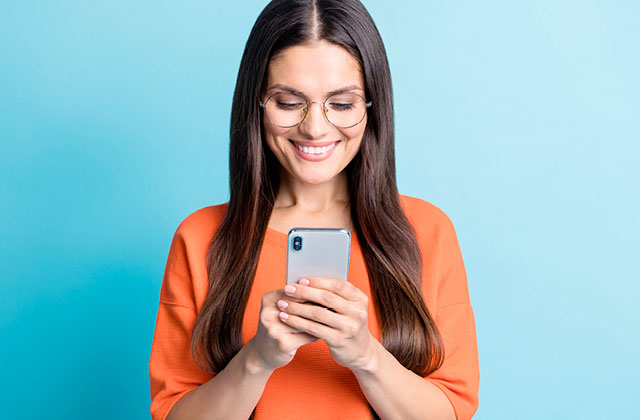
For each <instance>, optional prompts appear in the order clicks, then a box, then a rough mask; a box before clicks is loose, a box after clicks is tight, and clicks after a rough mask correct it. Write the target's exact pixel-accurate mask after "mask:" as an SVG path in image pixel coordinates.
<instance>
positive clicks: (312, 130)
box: [298, 102, 331, 138]
mask: <svg viewBox="0 0 640 420" xmlns="http://www.w3.org/2000/svg"><path fill="white" fill-rule="evenodd" d="M314 105H317V106H314ZM323 107H324V104H323V103H322V102H309V104H308V105H307V115H306V117H305V118H304V121H302V123H300V125H299V126H298V128H299V130H300V133H302V134H303V135H304V136H306V137H308V138H322V137H324V136H326V135H327V134H329V132H330V131H331V123H329V121H327V119H326V117H325V115H324V111H323V109H322V108H323Z"/></svg>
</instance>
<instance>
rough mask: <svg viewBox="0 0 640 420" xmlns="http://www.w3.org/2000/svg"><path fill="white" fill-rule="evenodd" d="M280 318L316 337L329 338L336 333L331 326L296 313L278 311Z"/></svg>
mask: <svg viewBox="0 0 640 420" xmlns="http://www.w3.org/2000/svg"><path fill="white" fill-rule="evenodd" d="M280 319H281V320H282V322H284V323H285V324H287V325H289V326H291V327H293V328H295V329H297V330H300V331H303V332H304V333H307V334H309V335H312V336H314V337H317V338H323V339H325V340H331V339H332V338H333V337H334V336H335V333H336V331H335V330H334V329H333V328H331V327H328V326H326V325H324V324H321V323H319V322H315V321H311V320H309V319H306V318H302V317H300V316H297V315H293V314H291V315H290V314H288V313H286V312H280Z"/></svg>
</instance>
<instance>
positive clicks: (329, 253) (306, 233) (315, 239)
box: [287, 228, 351, 283]
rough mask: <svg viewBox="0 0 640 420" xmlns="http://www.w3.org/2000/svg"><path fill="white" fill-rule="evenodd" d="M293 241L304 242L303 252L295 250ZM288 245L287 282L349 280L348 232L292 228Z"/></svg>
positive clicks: (302, 244)
mask: <svg viewBox="0 0 640 420" xmlns="http://www.w3.org/2000/svg"><path fill="white" fill-rule="evenodd" d="M296 237H297V238H300V239H297V240H296V239H295V238H296ZM294 241H298V242H300V241H301V242H300V249H297V250H296V249H295V248H294ZM287 244H288V247H287V283H297V282H298V280H300V279H301V278H303V277H333V278H337V279H340V280H345V281H346V280H347V279H348V275H349V255H350V252H351V233H350V232H349V231H348V230H346V229H318V228H293V229H291V230H290V231H289V235H288V241H287Z"/></svg>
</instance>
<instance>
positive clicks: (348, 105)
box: [265, 92, 367, 128]
mask: <svg viewBox="0 0 640 420" xmlns="http://www.w3.org/2000/svg"><path fill="white" fill-rule="evenodd" d="M308 106H311V105H310V104H307V101H306V100H305V98H303V97H301V96H299V95H295V94H293V93H286V92H281V93H276V94H275V95H272V96H271V97H269V99H268V100H267V103H266V104H265V111H266V113H267V117H268V118H269V120H270V121H271V122H272V123H274V124H275V125H278V126H280V127H293V126H296V125H298V124H300V123H301V122H302V121H303V120H304V118H305V116H306V115H307V112H308V111H309V109H308ZM366 112H367V104H366V102H365V101H364V99H363V98H362V97H361V96H360V95H357V94H355V93H340V94H336V95H332V96H330V97H328V98H327V100H326V101H325V102H324V113H325V116H326V117H327V120H328V121H329V122H330V123H331V124H333V125H335V126H336V127H340V128H348V127H353V126H354V125H356V124H358V123H359V122H361V121H362V120H363V119H364V115H365V113H366Z"/></svg>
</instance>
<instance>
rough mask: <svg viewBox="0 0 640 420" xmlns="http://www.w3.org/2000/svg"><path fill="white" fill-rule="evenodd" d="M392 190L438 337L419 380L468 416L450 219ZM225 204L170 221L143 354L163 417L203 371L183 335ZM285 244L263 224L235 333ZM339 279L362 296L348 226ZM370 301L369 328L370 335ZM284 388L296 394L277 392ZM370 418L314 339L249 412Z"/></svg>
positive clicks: (259, 416)
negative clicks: (417, 253) (408, 226)
mask: <svg viewBox="0 0 640 420" xmlns="http://www.w3.org/2000/svg"><path fill="white" fill-rule="evenodd" d="M401 200H402V205H403V207H404V210H405V212H406V214H407V216H408V218H409V220H410V221H411V223H412V225H413V226H414V229H415V230H416V233H417V237H418V242H419V244H420V247H421V250H422V263H423V274H422V293H423V296H424V299H425V303H426V305H427V308H429V311H430V313H431V316H432V317H434V319H435V322H436V325H437V326H438V329H439V331H440V334H441V335H442V338H443V341H444V346H445V360H444V364H443V365H442V367H441V368H440V369H438V370H437V371H435V372H434V373H432V374H431V375H429V376H428V377H426V378H425V380H428V381H431V382H432V383H433V384H434V385H436V386H437V387H438V388H440V389H441V390H442V391H443V392H444V393H445V394H446V396H447V397H448V398H449V400H450V401H451V403H452V405H453V407H454V409H455V412H456V415H457V418H458V420H466V419H470V418H471V417H472V416H473V414H474V413H475V411H476V409H477V406H478V386H479V370H478V352H477V344H476V333H475V323H474V317H473V311H472V308H471V303H470V301H469V291H468V287H467V277H466V272H465V268H464V263H463V260H462V255H461V253H460V248H459V245H458V240H457V236H456V233H455V230H454V227H453V224H452V223H451V221H450V219H449V218H448V217H447V216H446V214H445V213H443V212H442V210H440V209H439V208H437V207H436V206H434V205H432V204H430V203H428V202H426V201H423V200H420V199H417V198H412V197H407V196H401ZM226 209H227V205H226V204H222V205H218V206H210V207H205V208H203V209H200V210H198V211H196V212H194V213H193V214H191V215H190V216H188V217H187V218H186V219H185V220H184V221H183V222H182V223H181V224H180V226H178V229H177V231H176V233H175V236H174V238H173V242H172V243H171V249H170V251H169V257H168V261H167V265H166V269H165V274H164V280H163V283H162V288H161V291H160V304H159V309H158V315H157V319H156V329H155V334H154V337H153V345H152V348H151V357H150V361H149V376H150V380H151V416H152V419H153V420H164V419H165V418H166V416H167V414H168V413H169V411H170V410H171V408H172V407H173V405H174V404H175V403H176V402H177V401H178V400H179V399H180V398H181V397H182V396H183V395H185V394H186V393H187V392H189V391H190V390H192V389H194V388H196V387H198V386H199V385H201V384H203V383H204V382H206V381H208V380H209V379H211V378H212V376H211V375H210V374H208V373H206V372H204V371H202V370H200V369H198V367H197V366H196V364H195V362H194V361H193V359H192V357H191V351H190V338H191V332H192V329H193V325H194V322H195V320H196V316H197V314H198V313H199V310H200V308H201V307H202V304H203V303H204V300H205V298H206V294H207V290H208V282H209V277H208V275H207V269H206V264H205V257H206V253H207V248H208V246H209V243H210V241H211V239H212V237H213V235H214V233H215V232H216V229H217V228H218V226H219V224H220V222H221V221H222V218H223V217H224V215H225V212H226ZM286 252H287V235H286V234H284V233H281V232H277V231H275V230H273V229H268V230H267V233H266V236H265V240H264V245H263V248H262V252H261V255H260V260H259V262H258V269H257V272H256V278H255V281H254V284H253V288H252V289H251V293H250V296H249V301H248V304H247V309H246V311H245V315H244V322H243V327H242V341H243V343H247V342H248V341H249V340H250V339H251V338H252V337H253V336H254V335H255V333H256V331H257V325H258V315H259V313H260V301H261V298H262V296H263V295H264V294H265V293H267V292H269V291H271V290H274V289H281V288H282V287H284V285H285V273H286ZM349 281H350V282H352V283H353V284H354V285H355V286H356V287H358V288H359V289H360V290H362V291H363V292H365V293H366V294H367V295H369V297H371V292H370V289H369V278H368V276H367V270H366V266H365V263H364V260H363V256H362V253H361V251H360V246H359V243H358V238H357V237H356V235H352V242H351V260H350V263H349ZM370 302H371V303H370V306H369V330H370V331H371V334H372V335H373V336H374V337H375V338H376V339H378V340H380V331H379V328H378V325H377V321H376V316H375V309H374V307H373V300H372V299H371V300H370ZM291 392H295V394H296V396H297V397H303V398H295V399H292V398H285V396H286V395H288V394H289V393H291ZM370 418H371V413H370V411H369V405H368V402H367V400H366V398H365V397H364V394H363V393H362V391H361V390H360V387H359V385H358V382H357V380H356V378H355V376H354V375H353V374H352V373H351V371H350V370H349V369H347V368H345V367H343V366H340V365H338V364H337V363H336V362H335V361H334V360H333V359H332V358H331V355H330V353H329V349H328V347H327V345H326V343H325V342H324V341H323V340H318V341H316V342H314V343H311V344H308V345H306V346H303V347H301V348H300V349H298V352H297V353H296V355H295V357H294V359H293V360H292V361H291V362H290V363H289V364H288V365H286V366H283V367H281V368H279V369H276V370H275V371H274V373H273V374H272V375H271V377H270V378H269V381H268V382H267V385H266V387H265V389H264V393H263V394H262V397H261V398H260V401H258V404H257V406H256V416H255V419H256V420H265V419H285V420H286V419H305V420H312V419H370Z"/></svg>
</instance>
